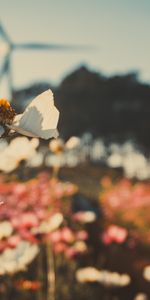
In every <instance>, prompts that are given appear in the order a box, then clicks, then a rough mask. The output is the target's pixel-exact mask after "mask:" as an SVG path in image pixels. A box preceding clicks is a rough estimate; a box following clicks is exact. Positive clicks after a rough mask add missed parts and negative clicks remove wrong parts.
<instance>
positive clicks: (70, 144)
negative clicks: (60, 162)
mask: <svg viewBox="0 0 150 300" xmlns="http://www.w3.org/2000/svg"><path fill="white" fill-rule="evenodd" d="M80 144H81V140H80V138H79V137H76V136H72V137H71V138H70V139H69V140H68V141H67V142H66V144H65V147H66V149H67V150H72V149H75V148H77V147H79V146H80Z"/></svg>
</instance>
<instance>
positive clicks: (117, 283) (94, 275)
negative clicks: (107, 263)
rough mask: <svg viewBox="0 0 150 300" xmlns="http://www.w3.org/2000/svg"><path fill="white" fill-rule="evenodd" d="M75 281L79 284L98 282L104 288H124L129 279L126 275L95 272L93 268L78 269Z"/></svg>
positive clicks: (101, 271) (102, 271)
mask: <svg viewBox="0 0 150 300" xmlns="http://www.w3.org/2000/svg"><path fill="white" fill-rule="evenodd" d="M76 279H77V281H79V282H80V283H85V282H99V283H101V284H102V285H104V286H106V287H111V288H115V287H124V286H127V285H129V284H130V282H131V278H130V276H129V275H128V274H119V273H117V272H110V271H107V270H97V269H96V268H93V267H86V268H82V269H78V270H77V272H76Z"/></svg>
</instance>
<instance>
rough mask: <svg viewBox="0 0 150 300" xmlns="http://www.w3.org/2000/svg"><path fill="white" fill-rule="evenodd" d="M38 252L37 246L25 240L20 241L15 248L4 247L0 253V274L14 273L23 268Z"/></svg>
mask: <svg viewBox="0 0 150 300" xmlns="http://www.w3.org/2000/svg"><path fill="white" fill-rule="evenodd" d="M38 252H39V248H38V246H37V245H32V244H30V243H29V242H27V241H21V242H20V243H19V245H18V246H17V247H16V248H15V249H6V250H5V251H3V253H2V254H1V255H0V275H4V274H7V273H8V274H14V273H16V272H19V271H23V270H25V268H26V267H27V265H28V264H30V263H31V262H32V260H33V259H34V258H35V257H36V256H37V254H38Z"/></svg>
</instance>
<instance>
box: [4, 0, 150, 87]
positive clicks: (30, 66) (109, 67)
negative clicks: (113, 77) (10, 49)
mask: <svg viewBox="0 0 150 300" xmlns="http://www.w3.org/2000/svg"><path fill="white" fill-rule="evenodd" d="M0 18H1V21H2V24H3V26H4V28H5V30H6V31H7V33H8V34H9V36H10V37H11V39H12V41H15V42H16V43H17V42H29V41H30V42H33V41H39V42H51V43H52V42H54V43H63V44H64V43H65V44H67V43H68V44H82V45H91V46H95V50H92V51H88V50H84V51H83V50H82V51H72V52H71V51H66V52H63V51H58V52H57V53H56V52H54V51H31V50H30V51H29V50H26V51H16V52H15V53H14V54H13V59H12V67H13V74H14V84H15V86H16V87H20V86H24V85H26V84H27V83H29V82H34V81H36V80H40V79H42V80H44V79H45V80H48V81H52V82H53V83H57V82H59V80H60V79H61V78H62V77H63V76H64V75H65V74H67V73H69V72H70V70H71V69H73V68H75V67H76V66H77V65H80V64H83V63H84V64H87V65H89V67H90V68H91V69H96V70H98V71H101V72H104V74H106V75H107V74H113V73H124V72H126V71H133V70H139V71H140V72H141V73H140V74H141V76H140V78H141V79H142V80H145V81H148V82H149V83H150V34H149V30H150V0H142V1H141V0H103V1H102V0H76V1H75V0H55V1H54V0H53V1H51V0H25V1H22V0H13V1H10V0H0Z"/></svg>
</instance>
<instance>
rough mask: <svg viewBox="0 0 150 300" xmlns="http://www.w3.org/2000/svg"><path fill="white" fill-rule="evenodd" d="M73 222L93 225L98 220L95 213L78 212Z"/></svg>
mask: <svg viewBox="0 0 150 300" xmlns="http://www.w3.org/2000/svg"><path fill="white" fill-rule="evenodd" d="M73 220H74V221H78V222H80V223H92V222H94V221H95V220H96V214H95V213H94V212H93V211H78V212H77V213H75V214H74V215H73Z"/></svg>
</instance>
